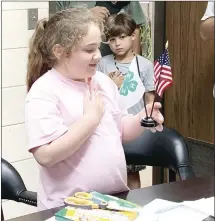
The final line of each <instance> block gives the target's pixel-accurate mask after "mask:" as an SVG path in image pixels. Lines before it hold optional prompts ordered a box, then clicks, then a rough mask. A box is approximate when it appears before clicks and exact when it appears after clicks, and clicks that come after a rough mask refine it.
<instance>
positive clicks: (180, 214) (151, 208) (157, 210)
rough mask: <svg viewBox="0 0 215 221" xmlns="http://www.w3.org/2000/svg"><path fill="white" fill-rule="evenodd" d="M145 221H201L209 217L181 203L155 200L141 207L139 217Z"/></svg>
mask: <svg viewBox="0 0 215 221" xmlns="http://www.w3.org/2000/svg"><path fill="white" fill-rule="evenodd" d="M144 216H145V218H146V219H144V220H146V221H151V220H153V221H154V220H156V221H172V220H174V221H181V220H183V221H190V220H195V221H202V220H204V219H205V218H207V217H208V216H209V215H208V214H205V213H202V212H200V211H198V210H194V209H192V208H190V207H187V206H185V205H183V202H182V203H176V202H171V201H167V200H162V199H155V200H153V201H152V202H150V203H149V204H147V205H145V206H144V207H143V210H142V212H141V217H142V218H144Z"/></svg>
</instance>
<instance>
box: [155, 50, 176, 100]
mask: <svg viewBox="0 0 215 221" xmlns="http://www.w3.org/2000/svg"><path fill="white" fill-rule="evenodd" d="M172 81H173V80H172V70H171V66H170V58H169V52H168V49H165V51H164V52H163V53H162V54H161V56H160V57H159V58H158V59H157V60H156V61H155V62H154V84H155V88H156V92H157V94H158V95H159V96H160V97H162V96H163V92H164V91H165V90H166V89H167V88H168V87H170V86H171V85H172Z"/></svg>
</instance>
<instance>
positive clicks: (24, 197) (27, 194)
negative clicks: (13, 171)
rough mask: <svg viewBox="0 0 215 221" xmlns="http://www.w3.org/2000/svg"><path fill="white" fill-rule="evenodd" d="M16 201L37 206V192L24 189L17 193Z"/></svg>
mask: <svg viewBox="0 0 215 221" xmlns="http://www.w3.org/2000/svg"><path fill="white" fill-rule="evenodd" d="M18 202H22V203H25V204H27V205H31V206H37V193H36V192H32V191H28V190H25V191H23V192H21V193H20V194H19V196H18Z"/></svg>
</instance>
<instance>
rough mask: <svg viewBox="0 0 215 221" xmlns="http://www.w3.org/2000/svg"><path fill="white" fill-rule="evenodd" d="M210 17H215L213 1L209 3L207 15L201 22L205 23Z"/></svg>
mask: <svg viewBox="0 0 215 221" xmlns="http://www.w3.org/2000/svg"><path fill="white" fill-rule="evenodd" d="M210 17H214V2H211V1H209V2H208V5H207V8H206V11H205V14H204V16H203V17H202V19H201V20H202V21H204V20H206V19H208V18H210Z"/></svg>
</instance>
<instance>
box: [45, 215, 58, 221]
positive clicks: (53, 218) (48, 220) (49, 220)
mask: <svg viewBox="0 0 215 221" xmlns="http://www.w3.org/2000/svg"><path fill="white" fill-rule="evenodd" d="M45 221H56V220H55V217H54V216H53V217H51V218H49V219H46V220H45Z"/></svg>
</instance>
